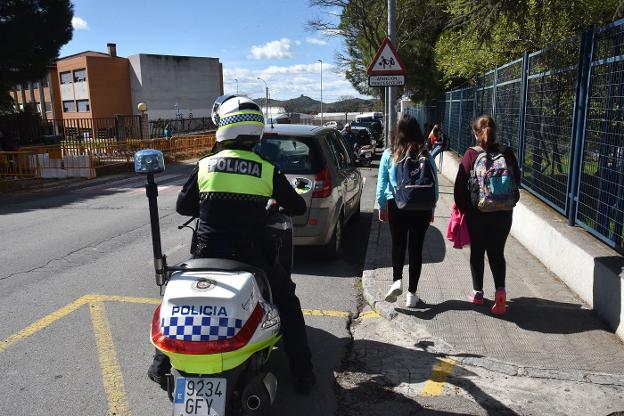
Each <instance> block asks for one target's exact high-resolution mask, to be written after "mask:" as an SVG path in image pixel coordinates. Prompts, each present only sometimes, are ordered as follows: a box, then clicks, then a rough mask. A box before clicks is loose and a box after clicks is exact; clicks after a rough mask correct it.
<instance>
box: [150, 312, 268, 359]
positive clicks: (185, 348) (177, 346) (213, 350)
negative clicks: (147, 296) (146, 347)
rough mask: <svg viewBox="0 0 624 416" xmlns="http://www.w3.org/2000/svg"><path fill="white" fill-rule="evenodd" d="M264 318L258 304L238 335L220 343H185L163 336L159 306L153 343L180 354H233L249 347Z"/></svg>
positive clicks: (153, 319) (155, 314) (153, 329)
mask: <svg viewBox="0 0 624 416" xmlns="http://www.w3.org/2000/svg"><path fill="white" fill-rule="evenodd" d="M263 316H264V310H263V309H262V306H261V305H260V304H259V303H258V304H256V307H255V308H254V310H253V312H252V313H251V315H250V316H249V319H247V322H245V324H244V325H243V326H242V328H241V329H240V330H239V331H238V333H237V334H236V335H234V336H233V337H232V338H228V339H224V340H218V341H183V340H179V339H173V338H169V337H167V336H165V335H163V333H162V329H161V327H160V305H158V307H157V308H156V310H155V311H154V316H153V318H152V342H153V343H154V345H156V346H157V347H158V348H159V349H162V350H165V351H169V352H175V353H180V354H218V353H224V352H231V351H235V350H238V349H241V348H242V347H244V346H245V345H247V343H248V342H249V340H250V339H251V337H252V336H253V334H254V333H255V332H256V329H258V326H259V325H260V322H262V317H263Z"/></svg>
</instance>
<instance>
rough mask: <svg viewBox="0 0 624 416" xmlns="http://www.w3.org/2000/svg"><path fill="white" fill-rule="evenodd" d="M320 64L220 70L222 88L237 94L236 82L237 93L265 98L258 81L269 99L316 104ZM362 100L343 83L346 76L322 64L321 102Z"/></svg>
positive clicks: (333, 65)
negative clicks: (346, 98) (305, 100)
mask: <svg viewBox="0 0 624 416" xmlns="http://www.w3.org/2000/svg"><path fill="white" fill-rule="evenodd" d="M320 75H321V64H320V62H315V63H310V64H295V65H271V66H267V67H265V68H263V69H258V70H251V69H248V68H231V69H229V68H228V67H227V64H226V66H225V67H224V68H223V84H224V85H223V87H224V89H225V92H226V93H233V92H236V82H235V81H234V78H237V79H238V86H239V92H240V93H241V94H246V95H248V96H250V97H252V98H258V97H264V83H263V82H262V81H259V80H258V79H257V77H261V78H263V79H264V80H266V82H267V84H268V86H269V92H270V94H271V98H275V99H278V100H284V99H289V98H296V97H299V96H300V95H302V94H303V95H307V96H309V97H312V98H314V99H316V100H318V99H320V97H321V86H320ZM347 95H350V96H354V97H362V98H365V97H364V96H362V95H361V94H359V93H358V92H357V91H355V90H354V89H353V87H352V86H351V83H350V82H349V81H347V80H346V78H345V74H344V72H342V71H339V70H338V68H337V67H336V65H335V64H331V63H325V62H324V63H323V101H324V102H326V103H328V102H333V101H336V100H337V99H338V98H339V97H341V96H347ZM366 98H368V97H366Z"/></svg>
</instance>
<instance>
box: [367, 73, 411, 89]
mask: <svg viewBox="0 0 624 416" xmlns="http://www.w3.org/2000/svg"><path fill="white" fill-rule="evenodd" d="M368 85H369V86H371V87H400V86H402V85H405V75H371V76H369V77H368Z"/></svg>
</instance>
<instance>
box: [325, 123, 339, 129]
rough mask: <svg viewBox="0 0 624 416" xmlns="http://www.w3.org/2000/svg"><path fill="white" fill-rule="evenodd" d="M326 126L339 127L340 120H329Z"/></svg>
mask: <svg viewBox="0 0 624 416" xmlns="http://www.w3.org/2000/svg"><path fill="white" fill-rule="evenodd" d="M325 127H331V128H334V129H337V128H338V122H336V121H328V122H327V123H325Z"/></svg>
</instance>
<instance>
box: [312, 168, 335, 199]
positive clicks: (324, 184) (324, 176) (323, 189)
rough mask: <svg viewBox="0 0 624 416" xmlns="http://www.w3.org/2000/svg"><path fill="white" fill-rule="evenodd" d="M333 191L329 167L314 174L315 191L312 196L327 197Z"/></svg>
mask: <svg viewBox="0 0 624 416" xmlns="http://www.w3.org/2000/svg"><path fill="white" fill-rule="evenodd" d="M331 192H332V182H331V175H330V173H329V167H328V166H325V168H324V169H323V170H322V171H320V172H319V173H317V174H316V175H315V176H314V191H312V198H327V197H328V196H330V195H331Z"/></svg>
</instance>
